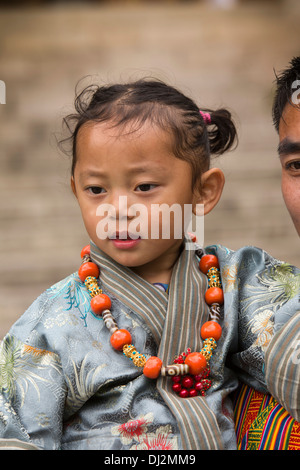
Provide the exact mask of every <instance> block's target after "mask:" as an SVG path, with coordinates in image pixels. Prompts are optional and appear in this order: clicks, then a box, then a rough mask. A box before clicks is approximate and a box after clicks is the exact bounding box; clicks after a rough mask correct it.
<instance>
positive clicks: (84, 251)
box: [80, 245, 91, 258]
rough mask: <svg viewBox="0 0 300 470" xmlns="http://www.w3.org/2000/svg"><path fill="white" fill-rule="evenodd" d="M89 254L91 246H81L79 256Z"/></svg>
mask: <svg viewBox="0 0 300 470" xmlns="http://www.w3.org/2000/svg"><path fill="white" fill-rule="evenodd" d="M90 254H91V247H90V245H86V246H85V247H84V248H82V250H81V253H80V256H81V258H83V257H84V256H85V255H90Z"/></svg>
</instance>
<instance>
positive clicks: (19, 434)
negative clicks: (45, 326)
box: [0, 334, 66, 450]
mask: <svg viewBox="0 0 300 470" xmlns="http://www.w3.org/2000/svg"><path fill="white" fill-rule="evenodd" d="M65 389H66V388H65V384H64V378H63V374H62V368H61V363H60V359H59V357H58V356H57V355H56V354H54V353H53V352H50V351H46V350H43V349H38V348H34V347H32V346H30V345H28V344H25V343H23V342H22V341H20V340H19V339H17V338H16V337H14V336H12V335H10V334H8V335H6V337H5V338H4V339H3V341H2V342H1V346H0V448H13V449H15V448H16V449H19V448H20V449H23V448H37V449H47V450H56V449H60V443H61V436H62V417H63V409H64V402H65V395H66V393H65Z"/></svg>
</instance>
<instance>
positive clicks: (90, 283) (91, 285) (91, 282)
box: [84, 276, 102, 297]
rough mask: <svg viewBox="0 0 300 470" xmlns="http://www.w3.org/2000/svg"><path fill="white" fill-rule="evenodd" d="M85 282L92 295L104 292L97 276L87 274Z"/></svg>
mask: <svg viewBox="0 0 300 470" xmlns="http://www.w3.org/2000/svg"><path fill="white" fill-rule="evenodd" d="M84 283H85V285H86V288H87V290H88V291H89V294H90V296H91V297H95V295H98V294H102V289H100V287H99V286H98V282H97V279H96V278H95V277H92V276H87V278H86V279H85V281H84Z"/></svg>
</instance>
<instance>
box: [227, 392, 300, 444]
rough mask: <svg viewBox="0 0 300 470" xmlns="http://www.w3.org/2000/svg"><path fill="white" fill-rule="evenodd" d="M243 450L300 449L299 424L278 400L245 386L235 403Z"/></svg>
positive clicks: (237, 395)
mask: <svg viewBox="0 0 300 470" xmlns="http://www.w3.org/2000/svg"><path fill="white" fill-rule="evenodd" d="M234 408H235V413H234V416H235V426H236V434H237V446H238V449H239V450H290V449H293V450H299V449H300V436H299V429H300V426H299V423H298V422H296V421H295V420H294V419H293V418H292V417H291V415H290V414H289V413H288V412H287V411H286V410H285V409H284V408H283V407H282V406H281V405H280V404H278V403H277V402H276V400H275V399H274V398H273V397H272V396H271V395H270V394H267V395H265V394H263V393H260V392H257V391H255V390H254V389H253V388H251V387H248V386H246V385H242V387H241V388H240V389H239V391H238V393H237V394H236V400H235V403H234Z"/></svg>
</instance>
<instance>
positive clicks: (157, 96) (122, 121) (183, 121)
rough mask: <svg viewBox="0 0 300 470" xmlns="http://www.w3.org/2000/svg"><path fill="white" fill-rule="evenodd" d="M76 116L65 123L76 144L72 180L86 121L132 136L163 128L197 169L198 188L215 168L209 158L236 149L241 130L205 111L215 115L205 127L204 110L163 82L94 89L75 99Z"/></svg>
mask: <svg viewBox="0 0 300 470" xmlns="http://www.w3.org/2000/svg"><path fill="white" fill-rule="evenodd" d="M75 110H76V113H74V114H70V115H69V116H67V117H66V118H64V120H63V121H64V124H65V125H66V126H67V129H68V131H69V133H70V136H69V137H67V138H66V139H64V140H62V141H61V142H60V143H61V145H62V146H63V144H64V143H65V142H66V141H70V140H71V144H72V175H73V174H74V169H75V166H76V159H77V155H76V139H77V135H78V132H79V130H80V128H81V127H82V126H83V125H84V124H85V123H87V122H95V123H103V122H106V123H110V125H111V126H112V127H119V128H123V129H125V126H126V131H128V124H129V125H130V129H131V131H132V132H134V131H135V130H137V129H138V128H140V127H141V126H143V124H144V123H146V122H151V123H152V124H153V125H156V126H158V127H160V128H161V129H162V130H164V131H166V132H171V134H172V136H173V142H174V144H173V153H174V155H175V156H176V157H177V158H180V159H183V160H186V161H188V162H189V163H190V164H191V165H192V168H193V184H194V183H195V181H196V180H197V178H198V176H199V175H201V173H202V172H203V171H206V170H207V169H208V168H209V165H210V155H221V154H223V153H224V152H226V151H227V150H229V149H231V148H232V146H233V144H234V142H235V140H236V138H237V134H236V128H235V125H234V123H233V121H232V119H231V114H230V112H229V111H228V110H226V109H219V110H217V111H213V110H209V109H205V110H201V111H205V112H208V113H209V114H210V122H209V123H206V122H205V120H204V119H203V117H202V115H201V113H200V112H199V107H198V106H197V105H196V104H195V103H194V102H193V101H192V100H191V99H190V98H188V97H187V96H185V95H184V94H182V93H181V92H180V91H178V90H176V89H175V88H174V87H172V86H169V85H167V84H165V83H164V82H162V81H159V80H153V79H151V80H147V79H142V80H138V81H135V82H132V83H128V84H116V85H109V86H97V85H90V86H88V87H86V88H85V89H84V90H83V91H81V92H80V93H79V94H78V95H77V97H76V99H75Z"/></svg>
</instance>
